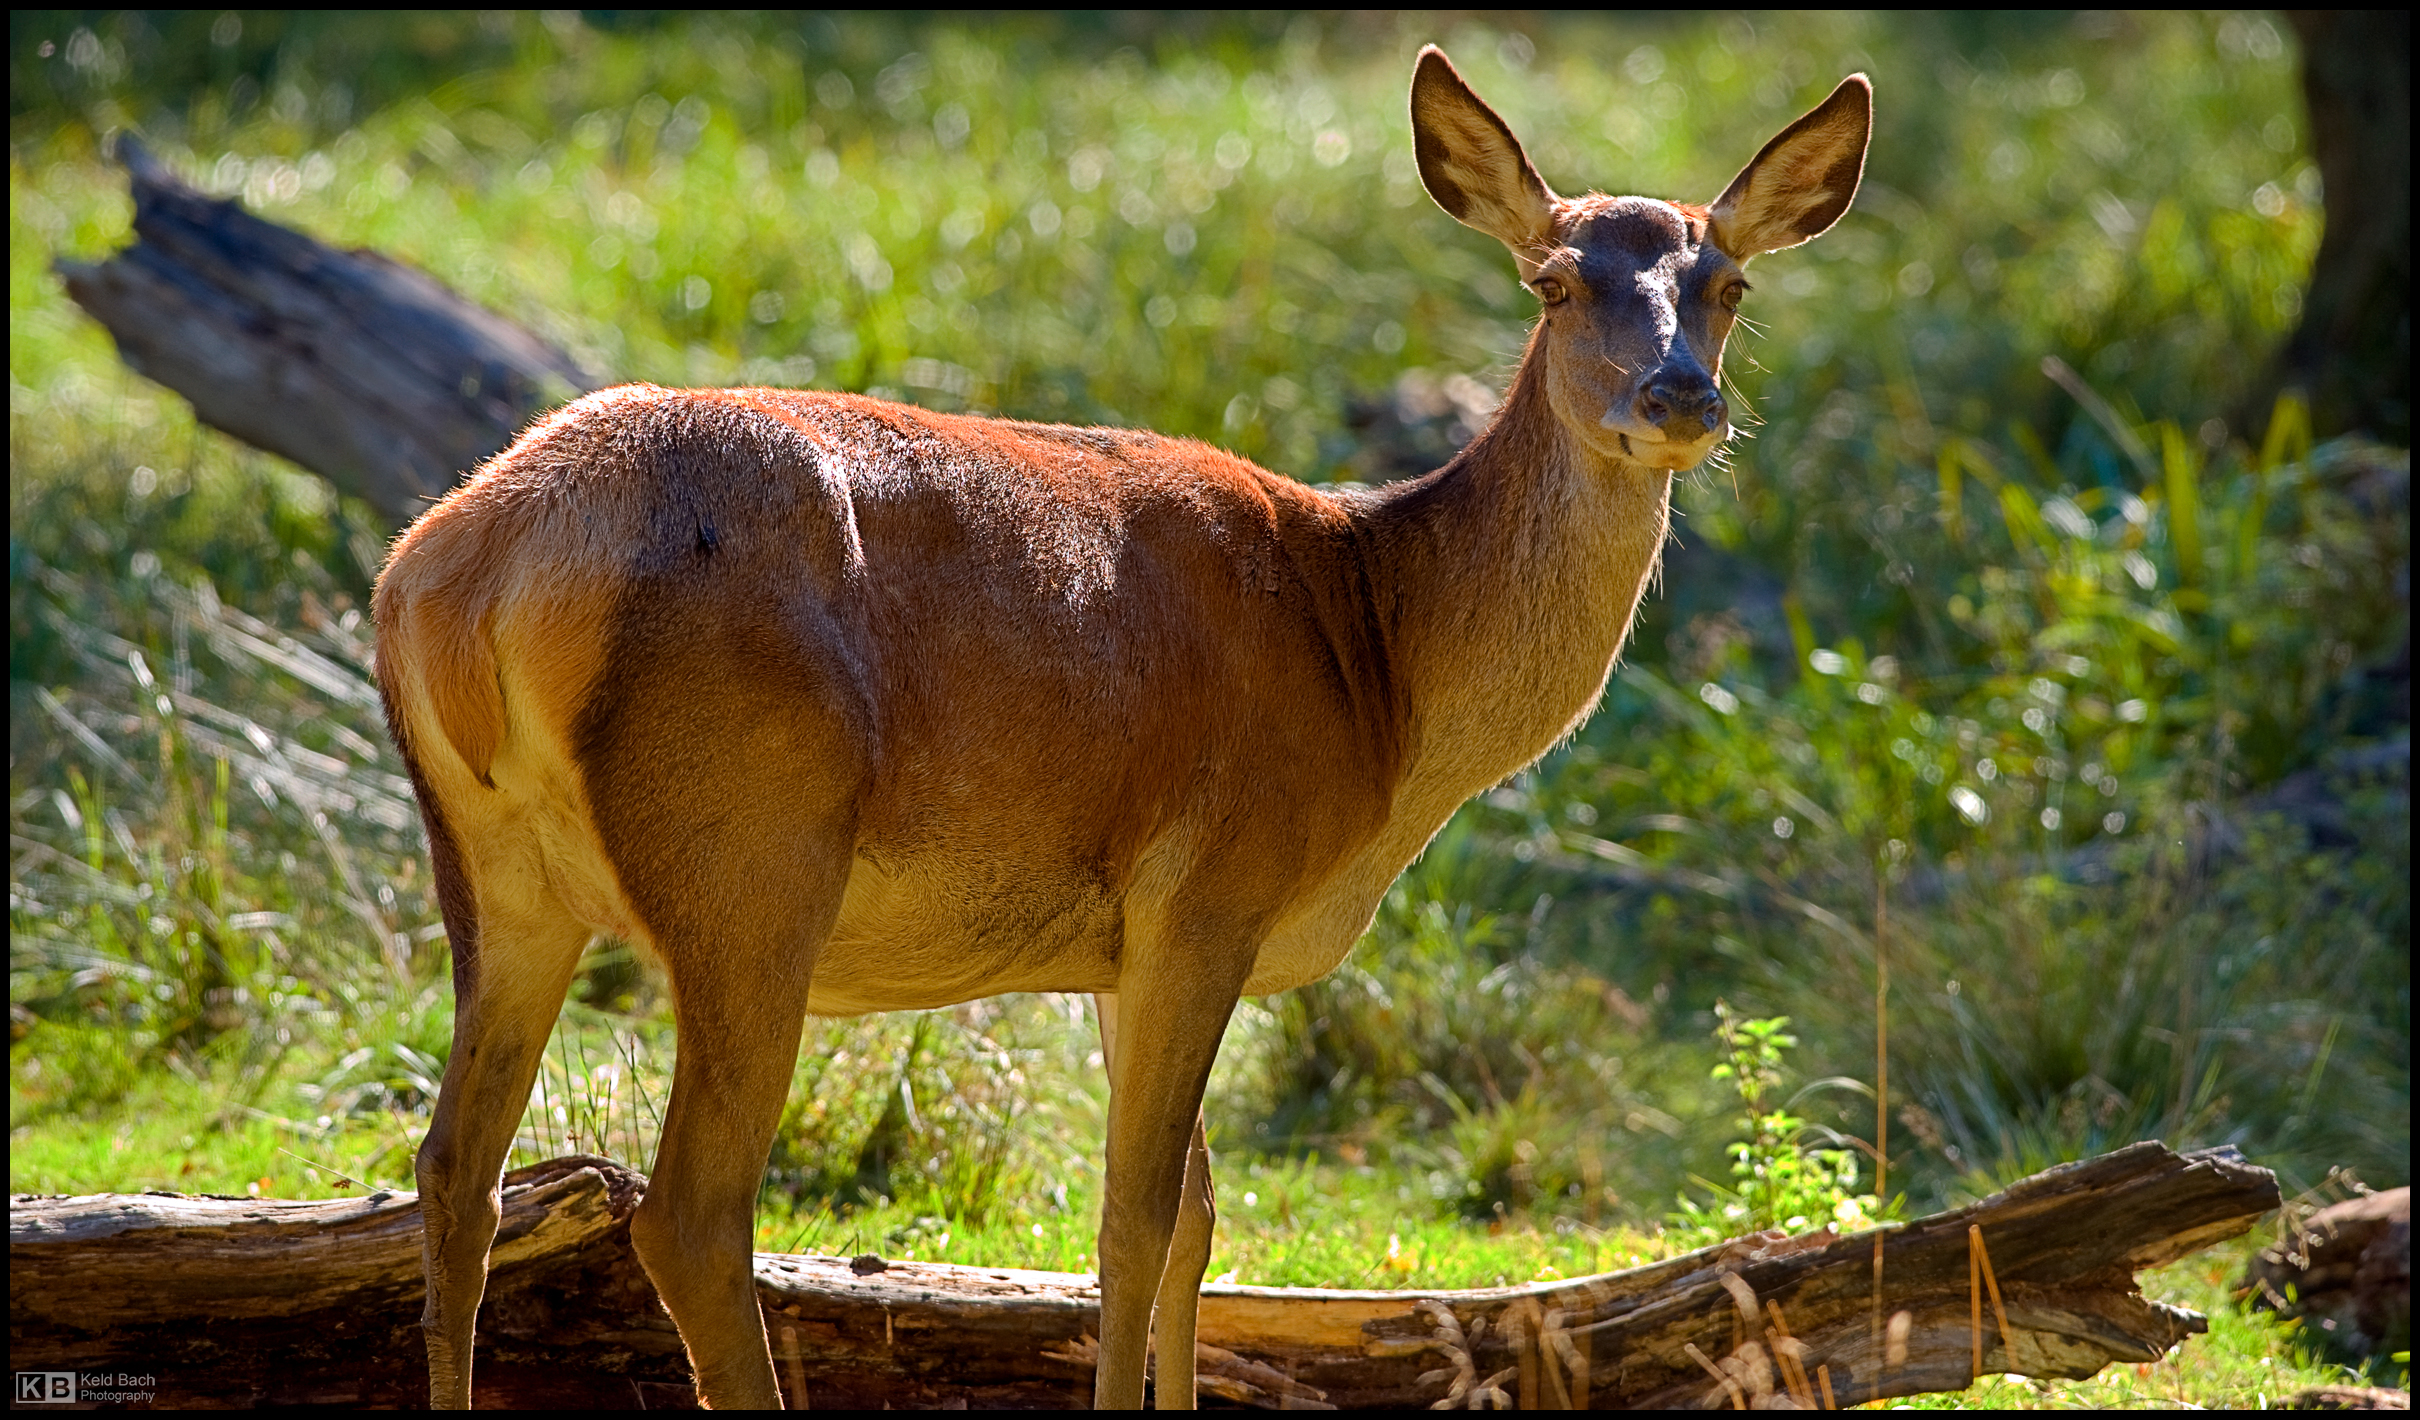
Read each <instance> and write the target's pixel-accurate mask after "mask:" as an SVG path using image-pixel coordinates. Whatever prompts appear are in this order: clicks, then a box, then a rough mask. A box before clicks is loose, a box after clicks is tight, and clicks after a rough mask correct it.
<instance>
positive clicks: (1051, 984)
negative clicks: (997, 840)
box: [807, 860, 1123, 1016]
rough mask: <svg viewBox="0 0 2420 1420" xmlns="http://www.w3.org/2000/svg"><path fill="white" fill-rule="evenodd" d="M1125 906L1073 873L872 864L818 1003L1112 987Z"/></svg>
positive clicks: (860, 875) (847, 1011) (902, 1004)
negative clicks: (888, 867) (897, 866)
mask: <svg viewBox="0 0 2420 1420" xmlns="http://www.w3.org/2000/svg"><path fill="white" fill-rule="evenodd" d="M1122 908H1123V905H1122V904H1121V903H1120V902H1119V901H1118V900H1117V899H1115V898H1114V897H1112V896H1111V895H1110V894H1109V893H1108V892H1107V891H1105V890H1104V889H1103V887H1102V886H1101V885H1100V883H1099V882H1098V881H1097V880H1095V879H1092V878H1090V877H1088V876H1087V875H1085V874H1083V873H1081V872H1080V871H1076V870H1073V869H1067V870H1059V871H1054V870H1053V869H1052V868H1051V867H1049V866H1045V865H1032V864H998V865H958V866H957V867H956V870H955V871H952V870H950V869H947V868H943V867H940V866H938V865H932V864H910V865H907V866H904V867H902V868H900V869H896V870H887V869H883V868H879V867H876V866H875V865H873V864H870V863H866V862H864V861H863V860H860V862H859V864H858V866H857V870H856V871H855V872H854V873H852V874H851V875H850V877H849V886H848V889H847V891H846V892H845V893H844V894H843V896H842V899H841V908H840V916H839V920H838V921H836V922H835V923H834V924H833V927H832V933H831V936H830V937H829V938H827V939H826V940H825V943H824V946H823V950H822V951H821V952H820V953H818V954H817V956H816V959H815V979H814V982H813V983H812V985H810V986H809V988H808V992H807V1009H809V1010H810V1011H813V1012H815V1013H816V1014H817V1015H832V1016H845V1015H857V1014H861V1013H863V1012H867V1011H910V1010H927V1009H931V1008H933V1007H936V1006H949V1005H955V1004H956V1003H958V1002H960V1001H972V1000H975V999H977V998H978V997H983V996H996V995H999V994H1001V993H1003V992H1008V991H1108V990H1111V989H1114V988H1115V986H1116V984H1117V962H1118V946H1119V939H1120V932H1121V923H1122V921H1123V910H1122Z"/></svg>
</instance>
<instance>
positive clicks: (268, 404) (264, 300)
mask: <svg viewBox="0 0 2420 1420" xmlns="http://www.w3.org/2000/svg"><path fill="white" fill-rule="evenodd" d="M116 151H117V155H118V158H119V160H120V161H122V162H124V163H125V165H126V169H127V172H128V174H129V177H130V179H131V183H132V188H133V194H134V231H135V238H136V241H135V245H133V246H131V247H128V248H127V249H126V250H124V251H121V252H119V253H117V254H116V255H114V256H112V257H110V258H109V259H108V260H106V261H103V262H99V263H85V262H75V261H61V262H59V263H58V269H59V274H60V275H61V276H62V277H63V278H65V280H66V282H67V293H68V295H70V296H71V297H73V298H74V299H75V301H76V304H78V305H80V306H82V307H83V308H84V309H85V310H86V311H88V312H90V313H91V314H92V316H93V318H94V319H96V320H98V321H100V322H101V324H102V325H104V326H106V327H108V329H109V333H110V335H111V336H113V337H114V338H115V339H116V340H117V344H118V353H119V355H120V356H122V357H123V358H124V359H125V361H126V363H127V364H129V365H131V366H133V367H134V368H135V369H136V370H137V371H138V372H140V373H142V374H144V375H147V376H149V377H150V378H152V379H154V380H157V381H159V382H160V383H161V384H163V385H166V386H167V387H168V388H170V389H172V390H175V391H176V392H177V393H179V394H181V395H183V396H185V398H186V399H188V400H190V401H192V403H193V412H194V415H195V417H197V418H199V419H200V420H201V421H202V422H203V423H205V424H208V425H210V426H211V427H213V428H216V429H220V430H224V431H225V432H227V433H229V434H233V435H234V436H235V437H237V438H239V439H242V440H244V441H245V442H247V443H249V444H252V445H254V446H256V447H258V448H262V449H266V450H268V451H269V452H271V453H273V454H279V455H282V456H283V457H285V458H288V459H292V460H293V461H294V462H296V463H298V464H300V465H302V466H303V467H304V468H307V469H310V470H311V471H312V472H314V473H317V474H319V475H320V476H322V477H324V478H326V479H327V480H328V481H329V482H330V483H332V484H334V485H335V486H336V487H337V488H338V489H339V490H340V491H342V492H344V493H348V494H351V495H353V496H355V497H358V498H361V499H362V500H364V501H365V502H367V503H369V505H370V506H371V507H372V508H375V509H376V510H377V511H378V512H379V513H380V514H381V515H383V516H385V517H386V518H388V519H390V520H392V521H393V522H395V523H398V524H401V523H404V522H408V521H410V520H411V519H412V518H413V517H414V516H416V515H418V513H419V512H420V510H421V509H422V508H424V507H426V506H427V505H428V503H429V501H430V500H432V499H434V498H436V497H437V496H438V495H440V494H442V493H444V492H445V491H446V490H447V489H448V488H451V487H452V486H453V485H454V482H455V480H456V479H458V478H460V477H462V476H463V475H464V474H465V473H467V472H468V471H469V470H471V469H472V468H474V467H476V466H477V465H478V464H479V462H480V461H481V460H483V459H485V458H486V457H487V456H488V455H490V454H492V453H495V452H496V451H497V450H499V449H501V448H503V447H504V446H505V445H506V444H507V443H509V442H511V440H512V437H513V435H514V434H515V433H516V432H518V431H519V430H520V428H521V427H522V426H523V425H524V424H526V423H528V422H529V420H530V418H531V417H532V416H533V415H535V414H536V413H538V412H539V411H540V410H541V409H544V408H546V407H547V406H549V405H552V404H556V403H559V402H561V401H562V400H564V399H568V398H570V397H571V396H572V395H574V394H578V393H581V392H583V391H586V390H590V389H594V388H597V386H598V385H599V383H600V381H599V380H598V379H597V378H596V377H595V376H593V375H591V374H589V373H587V372H586V371H584V370H582V369H581V368H580V367H579V366H578V365H577V364H576V363H574V362H573V360H572V359H571V357H570V356H568V355H566V354H564V353H563V352H562V351H561V350H558V349H556V348H555V347H554V346H553V345H551V344H549V343H548V342H547V341H545V340H543V339H541V338H540V337H538V336H536V335H533V334H532V333H530V332H529V331H527V330H524V329H522V328H521V327H520V326H518V325H515V324H514V323H513V322H511V321H509V320H507V319H505V318H504V317H503V316H500V315H498V314H497V313H495V312H494V311H491V310H488V309H487V308H486V307H484V306H481V305H478V304H477V303H475V302H473V301H470V300H467V299H465V298H464V297H462V296H461V295H458V294H456V293H455V292H454V291H452V290H450V289H448V288H447V287H446V286H445V285H443V284H442V283H440V282H438V281H436V280H434V279H433V278H431V277H430V276H428V275H427V274H426V273H423V272H421V271H417V270H415V269H413V268H412V267H409V266H406V265H404V264H402V263H401V262H398V261H395V260H392V259H391V258H388V257H386V256H382V255H380V254H379V253H377V252H374V251H340V250H338V249H336V248H334V247H330V246H327V245H325V244H323V243H320V242H317V241H314V240H312V239H311V238H310V237H307V236H304V235H303V234H302V233H300V232H296V231H293V230H291V229H289V228H286V227H281V226H279V225H277V224H276V223H274V222H269V221H265V220H263V219H262V218H260V217H256V216H254V215H252V214H251V213H249V212H246V211H245V210H244V209H243V208H242V207H241V206H239V205H238V204H236V203H235V202H232V201H222V200H220V199H217V198H213V197H209V196H206V195H204V194H203V193H200V192H197V191H196V190H194V189H193V188H192V187H190V186H188V185H187V184H185V183H184V182H183V181H182V180H180V179H179V178H177V176H176V175H175V174H174V173H171V172H170V171H169V170H168V169H167V168H166V167H164V166H163V165H162V164H161V163H160V162H159V160H158V159H156V158H154V157H153V156H152V155H151V154H150V153H148V152H146V151H145V150H144V149H143V147H142V146H141V145H140V144H139V143H136V142H134V141H133V140H132V139H130V138H124V137H121V138H120V139H119V140H118V143H117V149H116Z"/></svg>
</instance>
